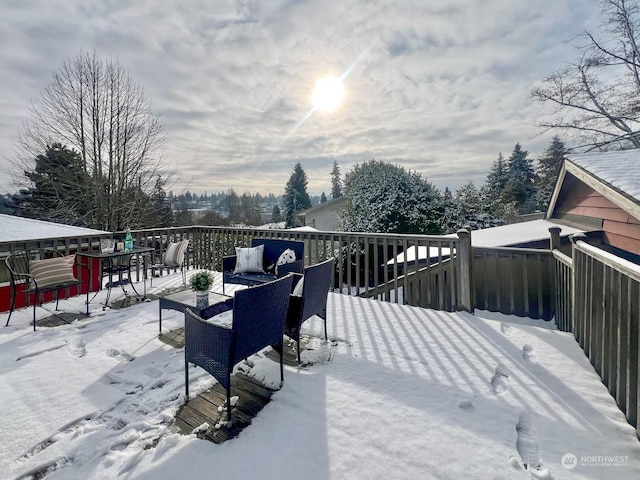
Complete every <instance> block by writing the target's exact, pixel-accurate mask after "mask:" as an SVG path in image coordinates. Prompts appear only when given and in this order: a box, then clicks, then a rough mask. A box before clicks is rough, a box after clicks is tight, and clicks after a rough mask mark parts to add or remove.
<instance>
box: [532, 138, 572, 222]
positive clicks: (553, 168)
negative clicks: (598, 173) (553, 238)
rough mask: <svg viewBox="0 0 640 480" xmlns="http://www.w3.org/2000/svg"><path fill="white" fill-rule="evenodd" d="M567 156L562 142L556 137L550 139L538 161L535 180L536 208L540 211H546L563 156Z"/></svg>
mask: <svg viewBox="0 0 640 480" xmlns="http://www.w3.org/2000/svg"><path fill="white" fill-rule="evenodd" d="M566 154H567V149H566V148H565V146H564V142H563V141H562V140H560V138H559V137H558V136H557V135H556V136H555V137H553V139H551V144H550V145H549V146H548V147H547V149H546V150H545V151H544V153H543V154H542V156H541V157H540V158H539V159H538V166H537V169H536V170H537V174H538V176H537V179H536V190H537V191H536V199H537V201H538V207H539V208H540V209H541V210H543V211H544V210H546V209H547V207H548V206H549V201H550V200H551V195H552V194H553V189H554V187H555V185H556V180H557V179H558V174H559V173H560V168H561V167H562V162H564V156H565V155H566Z"/></svg>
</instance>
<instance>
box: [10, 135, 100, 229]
mask: <svg viewBox="0 0 640 480" xmlns="http://www.w3.org/2000/svg"><path fill="white" fill-rule="evenodd" d="M24 173H25V176H26V177H27V178H28V179H29V181H30V182H31V186H30V187H29V188H27V189H23V190H21V191H20V194H19V198H20V203H18V205H19V209H20V213H21V215H24V216H26V217H30V218H37V219H40V220H49V221H53V222H59V223H64V224H67V225H76V226H92V223H91V222H92V214H91V211H90V206H91V204H92V202H91V201H88V200H87V196H88V192H89V185H90V183H89V182H90V178H89V176H88V175H87V174H86V172H85V170H84V164H83V161H82V157H81V156H80V153H79V152H77V151H76V150H73V149H69V148H67V147H66V146H63V145H61V144H59V143H54V144H53V145H51V146H47V148H46V151H45V153H44V154H43V155H38V156H37V157H36V159H35V168H34V169H33V170H32V171H25V172H24ZM16 198H17V197H16Z"/></svg>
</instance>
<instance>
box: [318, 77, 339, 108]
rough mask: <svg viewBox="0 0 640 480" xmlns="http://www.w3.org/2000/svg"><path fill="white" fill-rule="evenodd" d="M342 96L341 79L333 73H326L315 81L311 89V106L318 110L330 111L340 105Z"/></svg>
mask: <svg viewBox="0 0 640 480" xmlns="http://www.w3.org/2000/svg"><path fill="white" fill-rule="evenodd" d="M343 97H344V86H343V85H342V81H341V80H340V79H339V78H338V77H336V76H334V75H327V76H326V77H322V78H320V79H319V80H318V81H317V82H316V88H315V90H314V91H313V106H314V107H315V108H316V109H318V110H324V111H325V112H331V111H333V110H335V109H336V108H338V107H339V106H340V104H341V103H342V98H343Z"/></svg>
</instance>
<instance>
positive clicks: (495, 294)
mask: <svg viewBox="0 0 640 480" xmlns="http://www.w3.org/2000/svg"><path fill="white" fill-rule="evenodd" d="M550 260H551V252H550V251H549V250H536V249H529V248H508V247H500V248H487V247H473V286H474V294H475V303H474V304H475V307H476V308H478V309H480V310H490V311H493V312H501V313H505V314H513V315H517V316H520V317H530V318H540V319H544V320H550V319H551V318H553V314H554V310H555V309H554V305H553V303H552V299H553V285H554V282H553V276H552V268H551V262H550Z"/></svg>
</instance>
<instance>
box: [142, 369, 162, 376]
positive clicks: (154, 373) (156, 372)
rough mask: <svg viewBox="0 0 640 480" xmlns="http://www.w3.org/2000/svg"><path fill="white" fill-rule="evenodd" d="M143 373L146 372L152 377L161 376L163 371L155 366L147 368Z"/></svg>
mask: <svg viewBox="0 0 640 480" xmlns="http://www.w3.org/2000/svg"><path fill="white" fill-rule="evenodd" d="M142 373H144V374H145V375H146V376H147V377H150V378H159V377H161V376H162V372H161V371H160V370H158V369H157V368H153V367H149V368H145V369H144V371H143V372H142Z"/></svg>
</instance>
